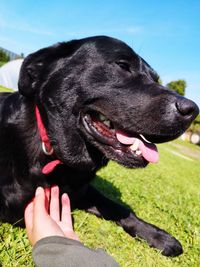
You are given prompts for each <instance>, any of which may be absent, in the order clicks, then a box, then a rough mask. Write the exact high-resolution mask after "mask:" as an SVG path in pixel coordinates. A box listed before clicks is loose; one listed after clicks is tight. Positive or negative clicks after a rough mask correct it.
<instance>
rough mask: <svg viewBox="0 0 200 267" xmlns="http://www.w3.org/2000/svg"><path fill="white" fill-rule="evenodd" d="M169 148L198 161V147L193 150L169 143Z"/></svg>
mask: <svg viewBox="0 0 200 267" xmlns="http://www.w3.org/2000/svg"><path fill="white" fill-rule="evenodd" d="M170 145H171V146H173V147H175V148H177V150H178V151H179V152H180V153H181V154H183V155H186V156H189V157H191V158H194V159H198V160H199V161H200V147H199V146H196V147H195V148H192V147H191V148H190V147H187V146H185V145H184V144H183V145H182V144H176V143H170Z"/></svg>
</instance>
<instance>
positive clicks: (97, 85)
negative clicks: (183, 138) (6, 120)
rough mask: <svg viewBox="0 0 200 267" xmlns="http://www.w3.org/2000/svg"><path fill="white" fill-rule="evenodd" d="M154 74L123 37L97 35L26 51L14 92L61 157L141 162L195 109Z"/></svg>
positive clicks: (77, 163)
mask: <svg viewBox="0 0 200 267" xmlns="http://www.w3.org/2000/svg"><path fill="white" fill-rule="evenodd" d="M158 78H159V77H158V75H157V73H156V72H155V71H154V70H153V69H152V68H151V67H150V66H149V65H148V64H147V63H146V62H145V61H144V60H143V59H142V58H141V57H140V56H138V55H137V54H136V53H135V52H134V51H133V50H132V49H131V48H130V47H129V46H127V45H126V44H125V43H123V42H121V41H119V40H116V39H113V38H109V37H105V36H98V37H91V38H85V39H81V40H73V41H71V42H68V43H60V44H58V45H55V46H51V47H48V48H45V49H42V50H39V51H38V52H36V53H33V54H31V55H29V56H28V57H27V58H26V59H25V61H24V63H23V66H22V69H21V73H20V79H19V92H20V93H21V94H22V95H24V96H26V97H27V98H33V99H34V101H35V104H36V105H38V107H39V109H40V112H41V115H42V119H43V122H44V125H45V126H46V128H47V132H48V135H49V138H50V140H51V143H52V146H53V147H54V150H55V152H56V154H57V156H58V158H59V159H61V160H62V161H63V162H64V163H66V164H68V165H70V166H74V167H80V168H93V167H95V166H96V164H97V162H99V163H98V164H101V161H102V157H103V156H106V158H109V159H113V160H115V161H117V162H119V163H120V164H123V165H125V166H128V167H143V166H145V165H146V164H147V163H148V162H156V161H157V160H158V152H157V150H156V146H155V145H154V143H161V142H166V141H169V140H173V139H175V138H177V137H178V136H180V135H181V134H182V133H183V132H184V131H185V130H186V129H187V128H188V127H189V125H190V123H191V122H192V121H193V119H194V118H195V117H196V116H197V114H198V112H199V110H198V107H197V106H196V104H195V103H194V102H192V101H190V100H188V99H186V98H184V97H181V96H179V95H178V94H176V93H175V92H173V91H171V90H169V89H167V88H165V87H163V86H162V85H160V84H159V82H158ZM98 164H97V165H98Z"/></svg>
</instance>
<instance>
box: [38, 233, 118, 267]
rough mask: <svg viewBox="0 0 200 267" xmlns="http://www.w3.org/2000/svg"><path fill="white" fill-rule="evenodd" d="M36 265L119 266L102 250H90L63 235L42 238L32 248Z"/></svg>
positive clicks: (74, 266) (72, 266)
mask: <svg viewBox="0 0 200 267" xmlns="http://www.w3.org/2000/svg"><path fill="white" fill-rule="evenodd" d="M33 260H34V263H35V265H36V267H51V266H52V267H56V266H59V267H64V266H65V267H76V266H77V267H86V266H87V267H94V266H95V267H103V266H108V267H119V265H118V264H117V263H116V262H115V261H114V259H113V258H112V257H110V256H109V255H108V254H106V253H105V252H104V251H103V250H101V249H98V250H92V249H89V248H87V247H85V246H84V245H83V244H82V243H81V242H79V241H76V240H72V239H69V238H65V237H59V236H53V237H47V238H43V239H41V240H40V241H38V242H37V243H36V245H35V246H34V248H33Z"/></svg>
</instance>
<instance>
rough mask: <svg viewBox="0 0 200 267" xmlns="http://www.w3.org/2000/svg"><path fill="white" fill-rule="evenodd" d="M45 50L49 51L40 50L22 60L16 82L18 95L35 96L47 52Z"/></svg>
mask: <svg viewBox="0 0 200 267" xmlns="http://www.w3.org/2000/svg"><path fill="white" fill-rule="evenodd" d="M47 50H49V48H44V49H41V50H39V51H37V52H35V53H33V54H30V55H29V56H27V57H26V58H25V59H24V62H23V64H22V66H21V70H20V74H19V81H18V88H19V93H20V94H22V95H24V96H26V97H31V96H33V95H34V94H35V91H36V82H37V79H38V77H39V75H40V73H41V71H42V68H43V65H44V62H45V58H46V56H47V52H48V51H47Z"/></svg>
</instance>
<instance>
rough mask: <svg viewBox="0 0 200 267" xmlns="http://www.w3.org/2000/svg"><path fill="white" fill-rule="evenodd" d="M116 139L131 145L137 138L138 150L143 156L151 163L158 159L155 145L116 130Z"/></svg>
mask: <svg viewBox="0 0 200 267" xmlns="http://www.w3.org/2000/svg"><path fill="white" fill-rule="evenodd" d="M116 137H117V140H118V141H119V142H120V143H122V144H124V145H132V144H133V143H134V142H135V141H136V140H139V147H138V148H139V150H140V151H141V152H142V156H143V158H145V159H146V160H147V161H149V162H151V163H156V162H158V160H159V154H158V150H157V147H156V145H154V144H152V143H147V142H145V141H141V140H140V139H138V138H136V137H130V136H128V135H127V134H126V133H124V132H122V131H119V130H117V131H116Z"/></svg>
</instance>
